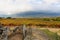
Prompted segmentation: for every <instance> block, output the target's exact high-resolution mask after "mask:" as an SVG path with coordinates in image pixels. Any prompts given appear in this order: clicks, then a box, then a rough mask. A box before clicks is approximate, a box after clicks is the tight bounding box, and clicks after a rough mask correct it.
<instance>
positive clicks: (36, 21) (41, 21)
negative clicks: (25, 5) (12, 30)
mask: <svg viewBox="0 0 60 40" xmlns="http://www.w3.org/2000/svg"><path fill="white" fill-rule="evenodd" d="M0 23H1V24H2V25H4V26H20V25H22V24H25V25H28V26H30V25H32V26H40V27H53V28H54V27H57V28H59V27H60V20H56V19H54V20H53V18H10V19H6V18H3V19H0Z"/></svg>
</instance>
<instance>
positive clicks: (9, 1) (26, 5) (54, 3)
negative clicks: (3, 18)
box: [0, 0, 60, 15]
mask: <svg viewBox="0 0 60 40" xmlns="http://www.w3.org/2000/svg"><path fill="white" fill-rule="evenodd" d="M31 10H32V11H34V10H44V11H47V10H49V11H53V12H59V11H60V0H0V11H1V12H6V13H5V14H7V13H8V15H10V14H13V13H14V12H24V11H31Z"/></svg>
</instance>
